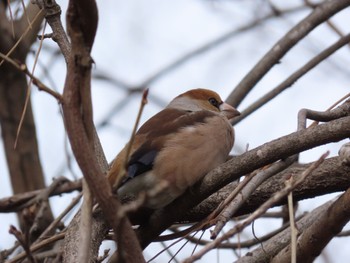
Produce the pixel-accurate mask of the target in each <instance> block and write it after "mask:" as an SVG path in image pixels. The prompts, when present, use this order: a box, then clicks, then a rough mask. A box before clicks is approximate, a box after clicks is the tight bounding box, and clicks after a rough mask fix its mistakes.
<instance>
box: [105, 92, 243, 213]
mask: <svg viewBox="0 0 350 263" xmlns="http://www.w3.org/2000/svg"><path fill="white" fill-rule="evenodd" d="M238 115H239V112H238V111H237V110H236V109H234V108H233V107H231V106H229V105H228V104H226V103H224V102H222V100H221V98H220V97H219V95H218V94H217V93H215V92H214V91H211V90H206V89H195V90H190V91H187V92H185V93H183V94H181V95H179V96H177V97H176V98H175V99H173V100H172V101H171V102H170V103H169V105H168V106H167V107H166V108H165V109H164V110H162V111H160V112H159V113H157V114H156V115H154V116H153V117H152V118H150V119H149V120H148V121H146V122H145V124H143V125H142V127H141V128H140V129H139V130H138V131H137V133H136V135H135V140H134V143H133V145H132V147H131V152H130V157H129V160H128V163H127V176H126V177H125V178H120V175H121V170H122V169H121V168H122V166H123V164H124V163H125V158H126V156H125V155H126V148H127V146H125V147H124V149H123V150H122V151H121V152H120V153H119V154H118V155H117V157H116V158H115V160H114V161H113V163H112V166H111V170H110V172H109V175H108V178H109V180H110V183H111V184H112V185H113V187H114V188H117V187H119V189H118V195H120V196H125V195H128V196H131V197H134V196H137V195H138V194H139V193H140V192H141V191H149V190H152V189H154V187H156V186H158V185H159V184H160V183H165V184H164V185H166V187H165V188H162V190H161V191H159V192H157V194H156V195H155V196H153V197H151V198H149V199H148V200H147V202H146V204H145V206H147V207H150V208H160V207H163V206H165V205H167V204H169V203H170V202H171V201H173V200H174V199H176V198H177V197H178V196H180V195H181V194H182V193H183V192H185V191H186V189H187V188H188V187H190V186H192V185H193V184H195V183H196V182H198V181H199V180H200V179H201V178H202V177H203V176H204V175H205V174H207V173H208V172H209V171H210V170H212V169H213V168H215V167H216V166H218V165H219V164H221V163H223V162H225V161H226V159H227V157H228V154H229V152H230V150H231V148H232V146H233V142H234V132H233V128H232V126H231V124H230V123H229V121H228V119H231V118H233V117H235V116H238Z"/></svg>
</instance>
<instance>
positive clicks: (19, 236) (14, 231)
mask: <svg viewBox="0 0 350 263" xmlns="http://www.w3.org/2000/svg"><path fill="white" fill-rule="evenodd" d="M9 233H10V234H12V235H14V236H15V237H16V239H17V241H18V242H19V243H20V244H21V246H22V247H23V249H24V252H25V255H26V256H27V257H28V259H29V261H30V262H32V263H36V260H35V258H34V257H33V255H32V252H31V251H30V249H29V245H28V242H27V241H26V240H25V238H24V235H23V233H22V232H20V231H19V230H17V228H16V227H15V226H13V225H11V226H10V229H9Z"/></svg>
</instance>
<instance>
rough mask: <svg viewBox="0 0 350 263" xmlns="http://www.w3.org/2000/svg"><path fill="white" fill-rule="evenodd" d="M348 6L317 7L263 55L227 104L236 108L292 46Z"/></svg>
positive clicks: (343, 1) (345, 0)
mask: <svg viewBox="0 0 350 263" xmlns="http://www.w3.org/2000/svg"><path fill="white" fill-rule="evenodd" d="M349 5H350V1H349V0H336V1H331V2H328V1H326V2H323V3H322V4H320V5H318V6H317V7H316V8H315V9H314V10H313V12H312V13H311V14H310V15H308V16H307V17H306V18H305V19H303V20H302V21H300V22H299V23H298V24H297V25H296V26H294V27H293V28H292V29H291V30H290V31H289V32H288V33H287V34H286V35H284V36H283V37H282V38H281V39H280V40H279V41H278V42H277V43H276V44H275V45H274V46H273V47H272V48H271V49H270V50H269V51H268V52H267V53H266V54H265V55H264V57H263V58H262V59H261V60H260V61H259V62H258V63H257V64H256V65H255V66H254V67H253V68H252V69H251V70H250V72H249V73H248V74H247V75H246V76H245V77H244V78H243V79H242V81H241V82H240V83H239V84H238V85H237V86H236V87H235V89H234V90H233V92H232V93H231V94H230V95H229V97H228V98H227V102H228V103H229V104H231V105H232V106H234V107H236V108H237V106H238V105H239V104H240V103H241V102H242V100H243V99H244V98H245V96H246V95H247V94H248V93H249V92H250V91H251V90H252V89H253V88H254V86H255V85H256V83H258V82H259V81H260V80H261V79H262V78H263V76H265V75H266V73H267V72H268V71H269V70H270V69H271V68H272V67H273V66H274V65H275V64H277V63H278V62H279V61H280V59H281V58H282V57H283V56H284V55H285V54H286V53H287V52H288V51H289V50H290V49H291V48H292V47H293V46H295V45H296V44H297V43H298V42H299V41H300V40H301V39H302V38H304V37H305V36H306V35H307V34H308V33H310V32H311V31H312V30H313V29H314V28H315V27H316V26H318V25H319V24H321V23H323V22H324V21H326V20H327V19H329V18H330V17H331V16H332V15H334V14H335V13H337V12H339V11H341V10H342V9H344V8H346V7H348V6H349Z"/></svg>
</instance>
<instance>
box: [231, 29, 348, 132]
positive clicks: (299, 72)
mask: <svg viewBox="0 0 350 263" xmlns="http://www.w3.org/2000/svg"><path fill="white" fill-rule="evenodd" d="M349 42H350V34H348V35H346V36H344V37H342V38H340V39H339V40H338V41H337V42H336V43H334V44H333V45H331V46H330V47H328V48H327V49H325V50H324V51H322V52H321V53H320V54H318V55H317V56H315V57H314V58H312V59H311V60H310V61H308V62H307V63H306V64H305V65H303V66H302V67H301V68H300V69H298V70H297V71H295V72H294V73H293V74H292V75H290V76H289V77H288V78H287V79H286V80H284V81H283V82H282V83H280V84H279V85H278V86H277V87H275V88H274V89H272V90H271V91H269V92H268V93H266V94H265V95H264V96H262V97H261V98H260V99H258V100H257V101H255V102H253V103H252V104H251V105H250V106H249V107H247V108H246V109H244V110H243V111H241V115H240V116H238V117H237V118H234V119H233V121H232V124H233V125H234V124H236V123H238V122H240V121H241V120H243V119H244V118H246V117H247V116H249V115H250V114H251V113H253V112H254V111H256V110H258V109H259V108H260V107H261V106H263V105H264V104H266V103H267V102H269V101H270V100H272V99H273V98H275V97H276V96H277V95H279V94H281V93H282V92H283V91H284V90H286V89H287V88H289V87H291V86H292V85H293V84H294V83H295V82H296V81H297V80H298V79H299V78H301V77H302V76H304V75H305V74H306V73H308V72H309V71H310V70H311V69H312V68H314V67H315V66H317V65H318V64H319V63H321V62H322V61H324V60H325V59H326V58H328V57H329V56H331V55H332V54H334V52H336V51H337V50H339V49H340V48H341V47H343V46H344V45H346V44H347V43H349Z"/></svg>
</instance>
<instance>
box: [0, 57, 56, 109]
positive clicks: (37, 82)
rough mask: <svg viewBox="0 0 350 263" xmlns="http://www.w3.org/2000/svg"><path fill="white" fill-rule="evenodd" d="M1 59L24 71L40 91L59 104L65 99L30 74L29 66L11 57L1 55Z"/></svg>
mask: <svg viewBox="0 0 350 263" xmlns="http://www.w3.org/2000/svg"><path fill="white" fill-rule="evenodd" d="M0 57H1V58H2V59H3V61H7V62H9V63H10V64H11V65H13V66H14V67H15V68H17V69H18V70H19V71H22V72H23V73H25V74H26V75H27V76H29V77H30V78H31V79H32V80H33V83H34V84H35V85H36V86H37V87H38V89H39V90H42V91H45V92H46V93H48V94H50V95H52V96H53V97H54V98H55V99H57V101H58V102H60V103H62V101H63V99H62V96H61V94H59V93H57V92H55V91H53V90H52V89H50V88H48V87H47V86H46V85H45V84H44V83H42V82H41V81H40V80H39V79H38V78H36V77H35V76H34V75H33V74H32V73H30V72H29V70H28V68H27V66H26V65H25V64H19V63H17V62H16V61H14V60H13V59H11V58H10V57H8V56H6V55H4V54H2V53H0Z"/></svg>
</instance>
